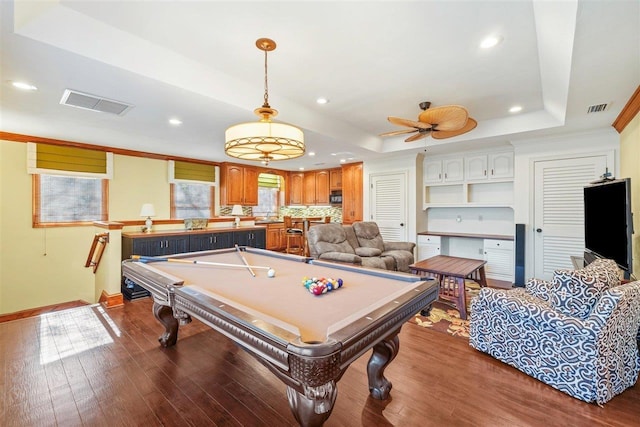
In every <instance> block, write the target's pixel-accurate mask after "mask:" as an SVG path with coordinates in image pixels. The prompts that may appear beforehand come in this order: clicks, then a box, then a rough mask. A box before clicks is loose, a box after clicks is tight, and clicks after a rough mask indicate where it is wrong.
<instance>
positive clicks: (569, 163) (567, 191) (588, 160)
mask: <svg viewBox="0 0 640 427" xmlns="http://www.w3.org/2000/svg"><path fill="white" fill-rule="evenodd" d="M606 166H607V158H606V156H604V155H603V156H591V157H580V158H573V159H562V160H549V161H540V162H535V167H534V171H535V184H534V185H535V187H534V200H535V205H534V211H535V212H534V220H535V222H534V227H533V229H534V253H535V260H534V269H535V277H536V278H539V279H546V280H551V279H552V278H553V271H554V270H557V269H560V268H562V269H573V264H572V263H571V258H570V257H571V256H578V257H581V256H582V255H583V253H584V195H583V189H584V187H585V186H586V185H587V184H589V182H591V181H594V180H596V179H598V178H599V177H600V176H601V175H602V174H603V173H604V172H605V170H606Z"/></svg>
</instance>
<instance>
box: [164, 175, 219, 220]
mask: <svg viewBox="0 0 640 427" xmlns="http://www.w3.org/2000/svg"><path fill="white" fill-rule="evenodd" d="M214 188H215V187H213V186H211V185H210V184H191V183H186V182H176V183H173V184H171V218H178V219H184V218H212V217H213V216H214V203H213V197H214Z"/></svg>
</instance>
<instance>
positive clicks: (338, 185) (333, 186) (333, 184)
mask: <svg viewBox="0 0 640 427" xmlns="http://www.w3.org/2000/svg"><path fill="white" fill-rule="evenodd" d="M329 189H330V190H342V169H330V170H329Z"/></svg>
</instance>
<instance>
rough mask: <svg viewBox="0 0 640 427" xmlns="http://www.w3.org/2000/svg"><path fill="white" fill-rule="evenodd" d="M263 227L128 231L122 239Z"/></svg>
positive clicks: (261, 226)
mask: <svg viewBox="0 0 640 427" xmlns="http://www.w3.org/2000/svg"><path fill="white" fill-rule="evenodd" d="M263 229H265V226H264V225H260V224H256V225H246V226H243V225H241V226H240V227H209V228H202V229H198V230H187V229H181V230H180V229H176V230H156V231H150V232H146V231H129V232H123V233H122V237H154V236H179V235H183V234H208V233H223V232H225V231H238V230H240V231H243V230H263Z"/></svg>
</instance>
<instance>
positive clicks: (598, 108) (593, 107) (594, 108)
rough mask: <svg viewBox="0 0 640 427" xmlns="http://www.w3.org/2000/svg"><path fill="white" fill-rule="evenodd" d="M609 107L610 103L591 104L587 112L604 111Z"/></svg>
mask: <svg viewBox="0 0 640 427" xmlns="http://www.w3.org/2000/svg"><path fill="white" fill-rule="evenodd" d="M607 107H609V104H596V105H590V106H589V108H587V114H591V113H600V112H602V111H605V110H606V109H607Z"/></svg>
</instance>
